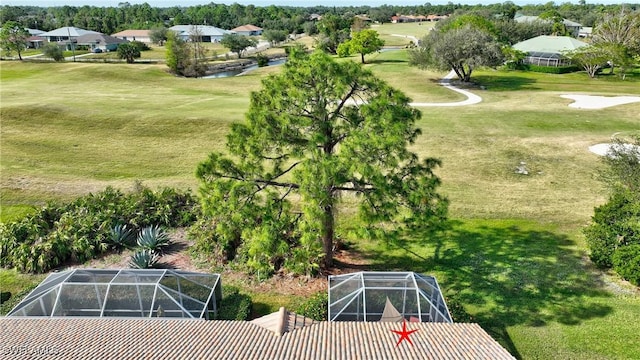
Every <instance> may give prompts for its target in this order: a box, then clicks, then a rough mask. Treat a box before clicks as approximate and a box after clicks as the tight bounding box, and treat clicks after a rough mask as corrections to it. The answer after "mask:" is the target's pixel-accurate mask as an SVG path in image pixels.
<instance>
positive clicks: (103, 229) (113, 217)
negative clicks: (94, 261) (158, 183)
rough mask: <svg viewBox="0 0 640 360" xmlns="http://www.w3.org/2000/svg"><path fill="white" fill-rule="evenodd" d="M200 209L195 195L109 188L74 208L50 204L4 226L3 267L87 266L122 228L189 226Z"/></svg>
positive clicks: (1, 234)
mask: <svg viewBox="0 0 640 360" xmlns="http://www.w3.org/2000/svg"><path fill="white" fill-rule="evenodd" d="M197 209H198V207H197V200H196V198H195V197H194V196H193V195H191V193H190V192H180V191H177V190H175V189H170V188H166V189H163V190H160V191H152V190H150V189H148V188H146V187H141V188H140V189H138V190H137V191H135V192H132V193H123V192H121V191H119V190H116V189H114V188H111V187H108V188H106V189H105V190H104V191H102V192H99V193H96V194H89V195H86V196H83V197H80V198H78V199H76V200H75V201H73V202H71V203H67V204H63V205H58V204H55V203H49V204H47V205H46V206H43V207H42V208H40V209H39V210H38V211H37V212H36V213H35V214H31V215H28V216H26V217H24V218H22V219H20V220H17V221H14V222H11V223H8V224H2V225H0V266H2V267H15V268H16V269H17V270H19V271H23V272H33V273H41V272H46V271H48V270H50V269H52V268H54V267H56V266H59V265H61V264H63V263H65V262H68V261H72V262H76V263H82V262H85V261H87V260H89V259H91V258H94V257H96V256H97V255H99V254H101V253H104V252H106V251H107V250H109V248H110V246H109V244H110V242H111V241H112V239H111V238H112V233H111V231H112V229H113V228H114V227H115V226H116V225H117V224H126V225H127V226H128V227H130V228H132V229H141V228H143V227H146V226H150V225H152V224H159V225H162V226H167V227H177V226H188V225H191V224H192V223H193V222H194V221H195V219H196V216H197V211H198V210H197Z"/></svg>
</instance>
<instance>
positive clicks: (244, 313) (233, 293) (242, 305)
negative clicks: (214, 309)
mask: <svg viewBox="0 0 640 360" xmlns="http://www.w3.org/2000/svg"><path fill="white" fill-rule="evenodd" d="M222 293H223V294H224V296H223V297H222V301H221V303H220V304H219V307H218V314H217V316H216V320H238V321H244V320H249V317H250V316H251V309H252V308H253V302H252V301H251V297H250V296H249V295H246V294H242V293H240V290H238V288H236V287H233V286H225V287H223V288H222Z"/></svg>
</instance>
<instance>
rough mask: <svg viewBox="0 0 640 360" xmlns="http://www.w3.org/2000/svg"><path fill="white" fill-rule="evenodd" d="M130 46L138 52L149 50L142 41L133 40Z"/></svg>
mask: <svg viewBox="0 0 640 360" xmlns="http://www.w3.org/2000/svg"><path fill="white" fill-rule="evenodd" d="M130 44H131V45H133V46H135V47H136V49H138V51H148V50H151V48H150V47H149V45H147V44H145V43H143V42H142V41H137V40H133V41H132V42H130Z"/></svg>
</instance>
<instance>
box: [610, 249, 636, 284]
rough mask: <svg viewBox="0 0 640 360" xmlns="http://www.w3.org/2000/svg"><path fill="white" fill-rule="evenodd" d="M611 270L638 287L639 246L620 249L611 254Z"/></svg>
mask: <svg viewBox="0 0 640 360" xmlns="http://www.w3.org/2000/svg"><path fill="white" fill-rule="evenodd" d="M613 270H614V271H615V272H617V273H618V274H619V275H620V276H622V277H623V278H624V279H626V280H629V282H631V283H632V284H634V285H637V286H640V245H629V246H625V247H621V248H619V249H618V250H616V252H615V253H614V254H613Z"/></svg>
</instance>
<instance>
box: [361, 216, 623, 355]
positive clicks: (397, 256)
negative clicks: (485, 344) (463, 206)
mask: <svg viewBox="0 0 640 360" xmlns="http://www.w3.org/2000/svg"><path fill="white" fill-rule="evenodd" d="M418 235H419V234H418ZM422 238H425V239H426V238H427V237H426V236H425V237H422ZM573 246H574V243H573V242H572V241H571V240H570V239H569V238H568V237H566V236H564V235H559V234H554V233H553V232H550V231H532V230H523V229H521V228H519V227H517V226H513V225H509V224H507V225H505V224H503V223H497V224H496V225H495V226H491V227H488V226H475V227H473V226H470V225H463V224H460V223H458V224H454V225H453V227H452V229H451V230H450V231H449V232H448V233H447V234H445V235H442V236H441V237H438V238H435V239H434V238H433V237H432V238H431V240H430V243H429V250H425V249H420V248H419V246H414V247H413V251H414V252H418V253H421V254H423V256H422V257H421V258H418V257H416V256H415V255H411V254H410V253H406V252H404V251H393V252H389V253H386V254H369V256H370V257H371V258H374V259H376V260H375V265H374V266H373V268H374V269H377V270H403V271H408V270H413V271H415V272H420V273H425V274H429V273H433V272H437V273H438V274H439V275H438V276H439V278H438V281H439V283H440V286H441V287H442V291H443V293H444V294H445V296H450V297H454V298H455V299H456V300H457V301H458V302H460V303H461V304H462V305H464V307H465V308H467V309H468V310H469V312H470V313H472V315H473V317H474V319H473V320H474V321H475V322H478V323H479V324H480V325H481V326H482V327H483V328H484V329H485V330H487V331H488V332H489V333H490V334H491V335H492V336H493V337H494V338H495V339H496V340H498V341H499V342H500V343H501V344H503V345H504V346H505V347H507V349H508V350H509V351H510V352H511V353H512V354H513V355H514V356H516V357H520V356H519V354H518V351H517V348H516V347H515V345H514V344H513V342H512V341H511V339H510V337H509V335H508V333H507V328H508V327H509V326H514V325H526V326H543V325H545V324H546V323H547V322H552V321H554V322H559V323H561V324H565V325H577V324H580V323H581V322H582V321H584V320H588V319H592V318H599V317H604V316H606V315H607V314H609V313H611V312H612V310H613V309H612V307H610V306H607V305H602V301H598V300H599V298H600V299H601V298H605V297H609V296H610V295H609V293H608V292H606V291H605V290H604V287H603V284H602V283H600V282H599V281H598V277H597V276H595V275H594V274H593V270H590V269H589V268H588V267H587V266H586V265H585V264H584V263H583V261H582V259H581V254H579V253H578V252H576V251H575V250H574V249H573ZM434 247H435V252H434V251H433V250H432V249H433V248H434ZM428 252H431V254H429V255H428V256H427V255H425V254H427V253H428Z"/></svg>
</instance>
